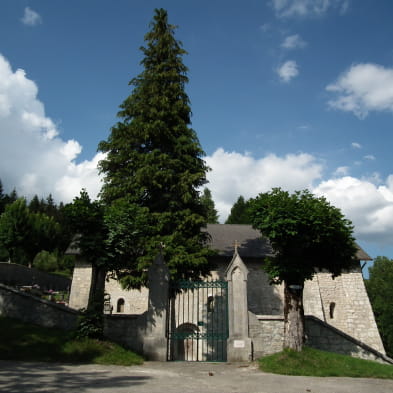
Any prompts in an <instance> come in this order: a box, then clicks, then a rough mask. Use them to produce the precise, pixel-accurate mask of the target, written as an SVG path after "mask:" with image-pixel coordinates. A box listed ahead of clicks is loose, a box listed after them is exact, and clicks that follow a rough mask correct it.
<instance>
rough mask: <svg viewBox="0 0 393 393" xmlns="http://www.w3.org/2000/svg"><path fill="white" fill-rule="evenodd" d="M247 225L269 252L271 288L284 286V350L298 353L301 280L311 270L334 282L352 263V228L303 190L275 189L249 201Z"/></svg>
mask: <svg viewBox="0 0 393 393" xmlns="http://www.w3.org/2000/svg"><path fill="white" fill-rule="evenodd" d="M250 212H251V217H252V225H253V227H254V228H256V229H258V230H259V231H260V232H261V233H262V235H263V236H266V237H267V238H268V239H269V240H270V243H271V245H272V247H273V249H274V251H275V253H276V254H275V256H274V257H272V258H267V259H266V261H265V263H264V269H265V271H266V272H267V273H268V275H269V277H270V280H271V282H272V283H281V282H284V295H285V304H284V320H285V323H284V326H285V330H284V332H285V333H284V337H285V341H284V345H285V347H287V348H291V349H294V350H297V351H299V350H301V348H302V346H303V342H304V310H303V304H302V297H303V285H304V281H305V280H310V279H312V277H313V275H314V273H315V271H316V269H326V270H328V271H329V272H331V273H332V276H333V277H335V276H338V275H340V274H341V272H342V270H343V269H348V268H350V267H351V266H353V264H354V263H355V254H356V251H357V248H356V245H355V241H354V238H353V237H352V232H353V227H352V224H351V222H350V221H348V220H347V219H345V218H344V216H343V214H342V213H341V211H340V210H339V209H337V208H336V207H334V206H332V205H330V204H329V202H328V201H327V200H326V199H325V198H323V197H320V198H318V197H316V196H314V195H312V194H311V193H310V192H309V191H308V190H304V191H297V192H295V193H293V194H289V193H288V192H286V191H283V190H281V189H279V188H276V189H273V190H272V191H271V192H267V193H263V194H259V195H258V196H257V197H256V198H255V199H251V201H250Z"/></svg>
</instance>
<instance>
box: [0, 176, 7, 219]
mask: <svg viewBox="0 0 393 393" xmlns="http://www.w3.org/2000/svg"><path fill="white" fill-rule="evenodd" d="M5 205H6V196H5V194H4V190H3V183H2V182H1V180H0V214H1V213H3V211H4V209H5Z"/></svg>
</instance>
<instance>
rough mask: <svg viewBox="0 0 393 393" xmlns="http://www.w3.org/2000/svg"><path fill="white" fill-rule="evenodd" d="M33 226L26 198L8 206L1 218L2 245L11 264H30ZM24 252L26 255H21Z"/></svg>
mask: <svg viewBox="0 0 393 393" xmlns="http://www.w3.org/2000/svg"><path fill="white" fill-rule="evenodd" d="M31 224H32V222H31V219H30V214H29V209H28V207H27V206H26V200H25V199H24V198H20V199H17V200H16V201H15V202H13V203H11V204H9V205H7V206H6V208H5V211H4V213H3V214H2V215H1V216H0V245H1V246H2V247H3V248H5V249H6V250H7V252H8V256H9V259H10V260H11V262H19V263H24V264H27V263H28V258H27V255H28V251H29V249H30V248H31V240H30V238H29V235H30V233H31V230H32V225H31ZM22 250H23V251H24V255H21V251H22ZM21 259H23V260H21ZM30 262H31V261H30Z"/></svg>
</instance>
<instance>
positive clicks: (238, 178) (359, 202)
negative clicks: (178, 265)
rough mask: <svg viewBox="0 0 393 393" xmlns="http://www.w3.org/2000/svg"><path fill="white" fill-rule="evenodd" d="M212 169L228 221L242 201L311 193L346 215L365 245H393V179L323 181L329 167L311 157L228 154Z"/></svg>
mask: <svg viewBox="0 0 393 393" xmlns="http://www.w3.org/2000/svg"><path fill="white" fill-rule="evenodd" d="M207 164H208V165H209V167H211V168H212V171H211V172H209V173H208V180H209V184H208V187H209V189H210V190H211V192H212V196H213V200H214V202H215V204H216V208H217V210H218V212H219V215H220V218H221V220H222V221H225V219H226V218H227V216H228V214H229V212H230V209H231V207H232V205H233V203H234V202H235V201H236V200H237V198H238V197H239V195H243V196H244V198H246V199H249V198H252V197H255V196H256V195H258V194H259V193H261V192H267V191H270V190H271V189H272V188H273V187H281V188H283V189H285V190H288V191H290V192H293V191H295V190H302V189H305V188H308V189H310V190H311V191H312V192H314V193H315V194H316V195H319V196H322V195H323V196H325V197H326V198H327V199H328V200H329V201H330V202H331V203H332V204H333V205H334V206H336V207H338V208H340V209H341V210H342V212H343V213H344V215H345V216H346V217H347V218H348V219H350V220H351V221H352V222H353V224H354V226H355V237H356V238H357V239H358V240H359V241H367V242H371V243H376V244H379V245H393V236H392V233H393V174H392V175H390V176H389V177H388V178H387V179H385V180H384V181H383V180H382V179H381V178H380V176H379V174H377V173H375V174H373V175H372V176H371V177H370V178H362V179H358V178H355V177H351V176H348V172H349V168H348V167H345V166H342V167H338V168H337V169H336V171H335V173H334V177H333V178H331V179H322V176H323V169H324V168H323V165H322V164H321V162H319V161H318V160H317V159H316V158H315V157H314V156H312V155H309V154H304V153H303V154H288V155H286V156H284V157H278V156H277V155H274V154H269V155H266V156H265V157H262V158H254V157H252V156H251V155H249V154H241V153H238V152H226V151H224V150H223V149H222V148H220V149H218V150H216V151H215V152H214V153H213V154H212V155H211V156H209V157H207Z"/></svg>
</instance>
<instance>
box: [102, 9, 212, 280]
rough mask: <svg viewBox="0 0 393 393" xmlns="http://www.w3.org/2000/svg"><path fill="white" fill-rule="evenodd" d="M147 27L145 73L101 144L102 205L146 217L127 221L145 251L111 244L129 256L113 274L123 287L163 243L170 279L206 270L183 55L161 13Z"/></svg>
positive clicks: (197, 150) (199, 175)
mask: <svg viewBox="0 0 393 393" xmlns="http://www.w3.org/2000/svg"><path fill="white" fill-rule="evenodd" d="M150 28H151V30H150V31H149V32H148V33H147V34H146V35H145V42H146V46H145V47H141V51H142V52H143V55H144V58H143V60H142V61H141V64H142V66H143V71H142V72H141V74H139V75H138V76H137V77H135V78H133V79H132V80H131V82H130V85H131V86H132V87H133V90H132V92H131V95H130V96H129V97H128V98H126V100H125V101H124V102H123V103H122V105H121V106H120V109H121V110H120V112H119V113H118V116H119V117H120V119H121V120H120V121H119V122H118V123H117V124H116V125H115V126H114V127H113V128H112V130H111V134H110V135H109V138H108V139H107V140H106V141H102V142H100V144H99V147H98V149H99V150H100V151H102V152H104V153H106V154H107V156H106V159H104V160H103V161H101V162H100V170H101V172H102V173H103V174H104V185H103V187H102V190H101V198H102V201H103V202H104V204H105V205H106V206H110V207H113V206H122V208H124V202H126V203H127V204H129V205H130V206H131V205H132V206H133V207H132V209H131V210H134V211H135V214H136V215H138V214H139V213H140V214H141V215H144V216H146V214H147V215H148V217H147V219H144V220H141V222H143V223H144V225H143V226H141V227H140V228H138V230H136V228H134V226H135V225H134V224H132V223H130V225H131V229H132V230H133V232H132V233H136V232H137V233H138V239H139V240H138V244H141V242H140V239H141V235H143V244H144V247H143V250H141V249H140V248H139V247H138V250H136V251H135V252H133V250H130V249H128V248H127V247H126V248H125V249H123V248H122V246H123V243H121V244H120V243H119V247H116V246H114V245H113V243H111V244H110V246H111V249H115V250H121V252H123V253H129V254H130V259H129V261H130V262H129V264H128V266H127V267H128V273H125V270H124V269H118V273H119V274H120V273H121V274H122V275H123V277H122V282H123V284H124V285H125V286H128V287H137V286H139V285H141V284H143V283H144V282H145V279H146V277H145V274H146V273H145V272H146V268H147V267H148V266H149V264H150V263H151V262H152V261H153V260H154V258H155V257H156V255H157V253H158V250H159V247H160V244H161V245H163V247H164V249H163V250H164V254H165V260H166V262H167V264H168V266H169V269H170V272H171V275H172V278H188V277H191V278H197V277H200V275H201V274H205V273H207V272H208V270H209V266H208V263H207V255H208V253H209V251H208V250H207V249H206V248H205V247H204V241H205V236H206V235H205V234H204V233H203V232H201V227H204V226H205V225H206V212H205V209H204V207H203V205H202V203H201V198H200V195H199V192H198V188H199V187H201V186H202V185H203V184H205V183H206V171H207V169H208V168H207V166H206V164H205V162H204V160H203V156H204V152H203V150H202V148H201V146H200V144H199V141H198V138H197V135H196V133H195V131H194V130H193V129H191V128H190V123H191V120H190V117H191V109H190V102H189V98H188V96H187V94H186V92H185V85H186V83H187V82H188V77H187V67H186V66H185V65H184V64H183V61H182V56H183V55H184V54H186V51H185V50H184V49H183V48H182V44H181V42H180V41H178V40H176V39H175V37H174V30H175V26H173V25H171V24H169V23H168V15H167V12H166V11H165V10H163V9H156V10H155V15H154V19H153V21H152V23H151V24H150ZM119 201H121V202H119ZM138 209H139V210H138ZM126 210H127V211H128V213H129V211H130V210H129V209H126ZM138 212H139V213H138ZM113 214H114V213H113V210H112V212H111V215H112V216H113ZM146 220H147V221H148V224H146ZM128 221H129V220H128ZM137 221H139V220H137ZM123 222H124V221H123ZM125 222H127V220H125ZM121 229H123V228H121ZM109 238H110V239H112V241H113V239H114V238H116V236H111V234H110V233H109ZM119 242H121V240H119ZM123 256H124V255H123Z"/></svg>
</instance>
